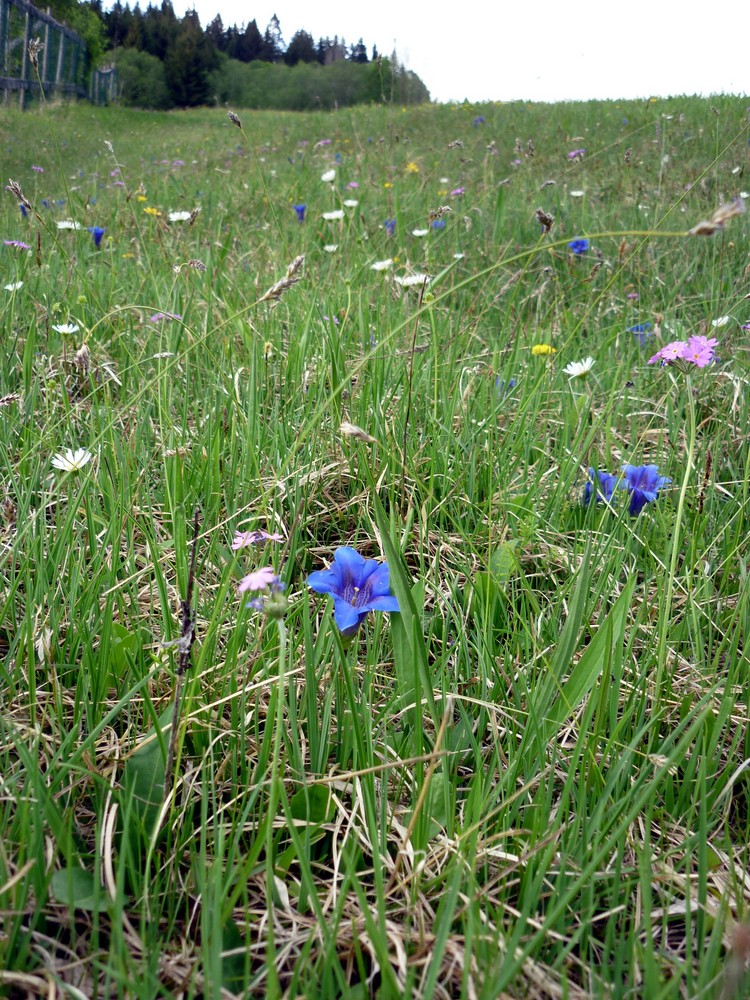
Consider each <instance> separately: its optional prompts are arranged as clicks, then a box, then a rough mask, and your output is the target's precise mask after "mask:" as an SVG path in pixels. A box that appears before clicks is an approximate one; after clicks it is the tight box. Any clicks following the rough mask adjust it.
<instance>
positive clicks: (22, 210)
mask: <svg viewBox="0 0 750 1000" xmlns="http://www.w3.org/2000/svg"><path fill="white" fill-rule="evenodd" d="M18 207H19V208H20V209H21V215H22V216H23V217H24V219H25V218H26V217H27V215H28V214H29V213H28V212H27V211H26V206H25V205H24V204H23V203H22V202H20V201H19V203H18Z"/></svg>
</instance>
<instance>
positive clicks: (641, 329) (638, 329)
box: [627, 323, 653, 347]
mask: <svg viewBox="0 0 750 1000" xmlns="http://www.w3.org/2000/svg"><path fill="white" fill-rule="evenodd" d="M627 332H628V333H632V334H634V335H635V336H636V338H637V339H638V343H639V344H640V345H641V347H642V346H643V345H644V344H645V343H646V341H647V340H648V338H649V337H653V333H652V332H651V324H650V323H636V324H635V326H629V327H628V331H627Z"/></svg>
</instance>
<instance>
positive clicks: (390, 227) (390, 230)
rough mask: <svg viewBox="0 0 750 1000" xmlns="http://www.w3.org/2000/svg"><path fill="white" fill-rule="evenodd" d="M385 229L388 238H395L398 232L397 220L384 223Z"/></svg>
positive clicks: (388, 220)
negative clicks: (394, 235)
mask: <svg viewBox="0 0 750 1000" xmlns="http://www.w3.org/2000/svg"><path fill="white" fill-rule="evenodd" d="M383 228H384V229H385V235H386V236H393V234H394V233H395V232H396V220H395V219H386V220H385V222H384V223H383Z"/></svg>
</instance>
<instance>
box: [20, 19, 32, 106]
mask: <svg viewBox="0 0 750 1000" xmlns="http://www.w3.org/2000/svg"><path fill="white" fill-rule="evenodd" d="M28 68H29V12H28V11H26V18H25V20H24V28H23V53H22V55H21V90H20V91H19V95H18V106H19V108H20V109H21V111H23V109H24V106H25V104H26V88H27V86H28V85H29V79H28V77H27V75H26V73H27V71H28Z"/></svg>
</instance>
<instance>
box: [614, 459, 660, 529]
mask: <svg viewBox="0 0 750 1000" xmlns="http://www.w3.org/2000/svg"><path fill="white" fill-rule="evenodd" d="M622 471H623V472H624V473H625V478H624V479H623V480H621V481H620V488H621V489H624V490H628V491H629V492H630V507H629V508H628V510H629V513H630V516H631V517H635V516H636V515H637V514H640V512H641V511H642V510H643V508H644V507H645V506H646V504H647V503H653V502H654V500H656V498H657V497H658V496H659V490H660V489H661V488H662V486H666V485H667V484H668V483H671V482H672V480H671V479H670V478H669V476H660V475H659V466H658V465H623V467H622Z"/></svg>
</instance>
